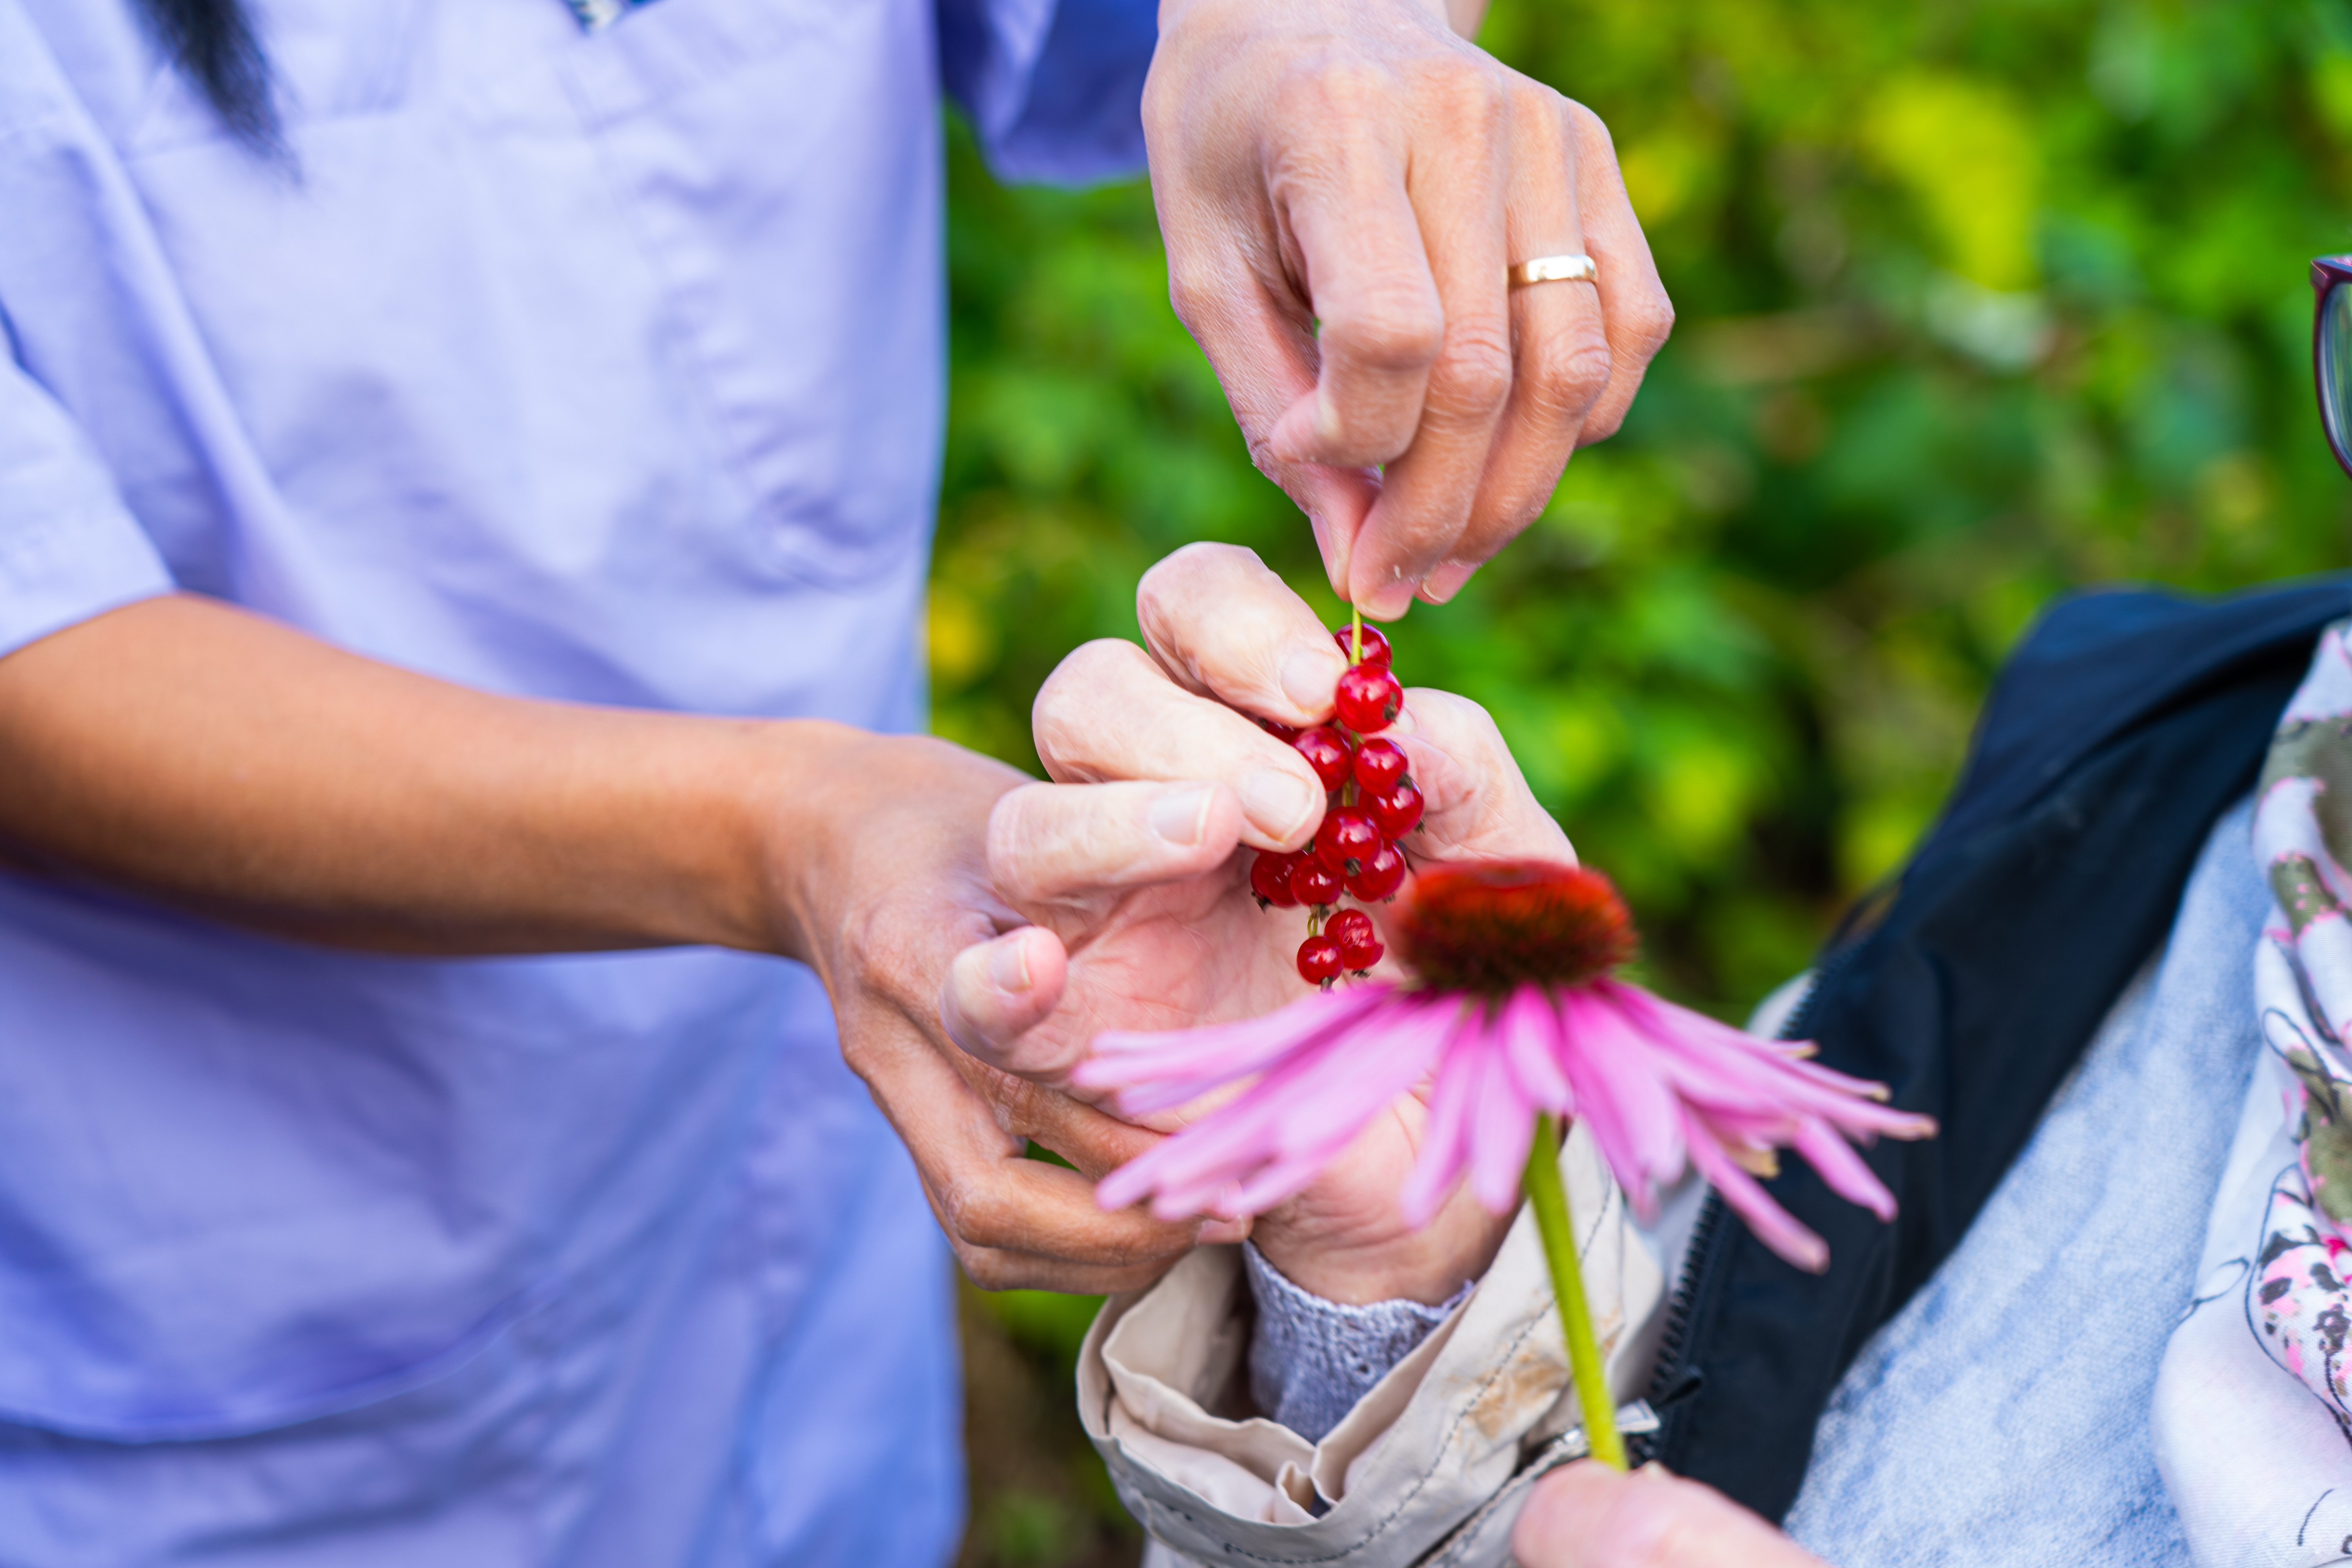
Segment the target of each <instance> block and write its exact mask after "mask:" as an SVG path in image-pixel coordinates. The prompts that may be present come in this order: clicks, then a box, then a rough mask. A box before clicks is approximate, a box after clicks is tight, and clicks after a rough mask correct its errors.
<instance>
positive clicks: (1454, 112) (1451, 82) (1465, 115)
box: [1414, 54, 1512, 132]
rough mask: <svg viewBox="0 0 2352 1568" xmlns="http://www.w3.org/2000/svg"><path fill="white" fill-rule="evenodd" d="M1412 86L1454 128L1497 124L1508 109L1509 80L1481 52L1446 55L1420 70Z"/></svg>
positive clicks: (1417, 95)
mask: <svg viewBox="0 0 2352 1568" xmlns="http://www.w3.org/2000/svg"><path fill="white" fill-rule="evenodd" d="M1415 89H1416V90H1415V93H1414V96H1415V97H1416V98H1417V99H1419V100H1421V101H1422V102H1423V103H1424V104H1426V105H1427V106H1428V107H1429V108H1430V109H1431V110H1434V111H1435V112H1436V113H1437V114H1439V115H1441V116H1443V117H1444V120H1445V121H1446V123H1447V125H1448V126H1449V127H1450V128H1452V129H1453V130H1454V131H1456V132H1460V131H1463V130H1465V129H1468V128H1472V127H1492V126H1496V125H1499V124H1500V123H1501V122H1502V121H1504V120H1505V119H1506V118H1507V116H1508V114H1509V113H1510V109H1511V98H1512V94H1511V92H1510V90H1509V84H1508V83H1507V81H1506V80H1505V79H1504V77H1503V73H1502V70H1501V68H1499V67H1497V66H1496V65H1495V64H1494V63H1493V62H1492V61H1491V60H1489V59H1488V58H1486V57H1485V56H1467V55H1459V54H1454V55H1448V56H1446V57H1444V58H1443V59H1442V60H1439V61H1437V62H1435V63H1433V64H1432V65H1430V66H1429V67H1427V68H1425V69H1423V72H1422V73H1421V79H1420V81H1418V82H1417V83H1416V84H1415Z"/></svg>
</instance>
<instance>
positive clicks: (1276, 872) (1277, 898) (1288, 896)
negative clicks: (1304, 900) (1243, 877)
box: [1250, 850, 1298, 910]
mask: <svg viewBox="0 0 2352 1568" xmlns="http://www.w3.org/2000/svg"><path fill="white" fill-rule="evenodd" d="M1297 864H1298V857H1297V856H1296V855H1276V854H1273V853H1271V852H1269V851H1265V850H1261V851H1259V853H1258V858H1256V859H1255V860H1254V861H1252V862H1250V891H1251V892H1253V893H1255V894H1256V895H1257V907H1258V908H1259V909H1265V907H1266V906H1267V905H1269V904H1271V905H1273V906H1274V907H1275V908H1276V909H1278V910H1288V909H1296V908H1297V907H1298V896H1297V894H1296V893H1293V892H1292V891H1291V890H1290V873H1291V871H1292V870H1293V868H1296V867H1297Z"/></svg>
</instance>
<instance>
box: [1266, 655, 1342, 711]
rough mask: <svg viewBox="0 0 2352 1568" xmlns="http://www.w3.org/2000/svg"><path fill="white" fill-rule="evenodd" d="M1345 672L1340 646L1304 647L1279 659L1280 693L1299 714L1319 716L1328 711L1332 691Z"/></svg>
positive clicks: (1337, 685)
mask: <svg viewBox="0 0 2352 1568" xmlns="http://www.w3.org/2000/svg"><path fill="white" fill-rule="evenodd" d="M1347 673H1348V660H1347V657H1346V656H1345V655H1343V654H1342V653H1340V651H1339V644H1337V643H1334V642H1328V641H1327V642H1325V643H1324V644H1323V645H1322V646H1321V647H1303V648H1300V649H1299V650H1298V651H1297V652H1296V653H1294V654H1292V655H1291V656H1290V657H1289V658H1286V659H1284V660H1283V661H1282V694H1283V695H1284V696H1285V697H1287V698H1289V699H1290V700H1291V702H1292V703H1293V705H1295V706H1296V707H1297V709H1298V710H1299V711H1300V712H1302V713H1307V714H1310V715H1312V716H1314V717H1316V718H1321V717H1322V716H1323V715H1324V714H1326V713H1328V712H1330V711H1331V694H1332V692H1333V691H1334V690H1336V689H1338V687H1339V678H1340V677H1341V676H1343V675H1345V674H1347Z"/></svg>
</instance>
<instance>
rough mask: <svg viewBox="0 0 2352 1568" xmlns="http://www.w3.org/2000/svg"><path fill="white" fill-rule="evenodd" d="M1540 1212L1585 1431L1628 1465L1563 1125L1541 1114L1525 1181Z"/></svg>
mask: <svg viewBox="0 0 2352 1568" xmlns="http://www.w3.org/2000/svg"><path fill="white" fill-rule="evenodd" d="M1523 1184H1524V1185H1525V1186H1526V1188H1527V1190H1528V1205H1529V1206H1530V1207H1532V1208H1533V1209H1534V1210H1535V1211H1536V1234H1537V1235H1538V1236H1540V1237H1543V1249H1544V1260H1545V1261H1546V1262H1547V1263H1549V1264H1550V1265H1551V1288H1552V1294H1553V1296H1554V1297H1555V1298H1557V1299H1558V1300H1559V1326H1560V1330H1561V1331H1562V1332H1563V1333H1565V1334H1566V1335H1567V1336H1568V1367H1569V1371H1570V1373H1571V1374H1572V1375H1573V1376H1574V1377H1575V1379H1576V1402H1577V1403H1578V1404H1579V1405H1581V1406H1583V1409H1584V1435H1585V1437H1586V1440H1587V1441H1588V1442H1589V1443H1590V1444H1591V1449H1592V1457H1593V1458H1596V1459H1598V1460H1600V1461H1601V1463H1602V1464H1604V1465H1607V1466H1608V1467H1609V1468H1611V1469H1612V1470H1622V1469H1623V1468H1625V1440H1624V1439H1623V1438H1622V1437H1620V1436H1618V1435H1617V1411H1616V1408H1615V1406H1613V1405H1612V1404H1611V1403H1610V1399H1609V1384H1608V1380H1607V1378H1606V1377H1605V1376H1604V1375H1603V1374H1602V1373H1601V1342H1600V1341H1598V1340H1597V1339H1595V1338H1593V1335H1592V1310H1591V1308H1590V1307H1588V1306H1586V1305H1585V1302H1584V1269H1583V1267H1582V1265H1581V1264H1580V1263H1579V1262H1578V1260H1577V1256H1576V1222H1575V1219H1574V1217H1573V1216H1572V1215H1570V1213H1569V1207H1568V1188H1567V1186H1566V1184H1563V1183H1562V1182H1561V1181H1560V1179H1559V1123H1557V1122H1556V1121H1553V1120H1552V1119H1551V1118H1550V1117H1549V1116H1538V1117H1537V1118H1536V1142H1535V1147H1534V1148H1532V1149H1530V1150H1528V1173H1527V1175H1526V1177H1525V1178H1524V1179H1523Z"/></svg>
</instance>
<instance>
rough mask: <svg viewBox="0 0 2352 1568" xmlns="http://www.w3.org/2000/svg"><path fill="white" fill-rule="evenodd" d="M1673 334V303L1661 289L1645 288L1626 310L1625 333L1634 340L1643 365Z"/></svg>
mask: <svg viewBox="0 0 2352 1568" xmlns="http://www.w3.org/2000/svg"><path fill="white" fill-rule="evenodd" d="M1674 331H1675V302H1674V301H1673V300H1670V299H1668V298H1667V297H1666V291H1665V290H1664V289H1644V290H1643V292H1642V295H1641V297H1640V298H1639V299H1637V300H1634V301H1633V304H1632V305H1631V306H1629V307H1628V308H1627V309H1626V311H1625V333H1626V335H1627V336H1628V337H1630V338H1632V339H1633V344H1634V347H1635V349H1636V350H1637V351H1638V352H1639V353H1640V354H1641V358H1642V363H1644V364H1646V363H1649V361H1650V359H1651V357H1652V356H1653V355H1654V354H1655V353H1657V352H1658V351H1659V350H1660V349H1662V348H1664V347H1665V346H1666V340H1667V339H1668V338H1669V337H1672V336H1673V335H1674Z"/></svg>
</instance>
